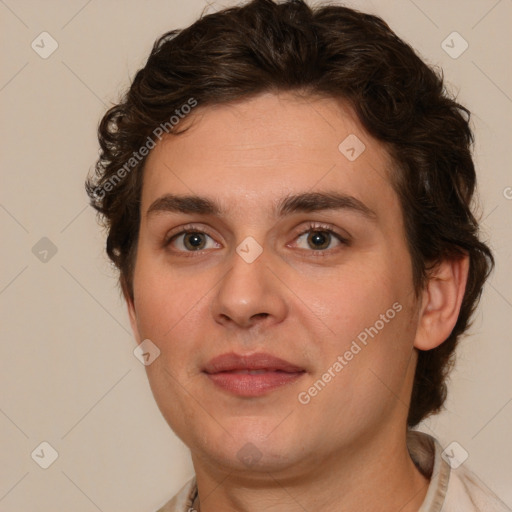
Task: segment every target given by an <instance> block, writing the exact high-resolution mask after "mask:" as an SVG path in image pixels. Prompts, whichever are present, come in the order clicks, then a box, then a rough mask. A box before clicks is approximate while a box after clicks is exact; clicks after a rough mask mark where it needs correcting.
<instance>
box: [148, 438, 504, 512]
mask: <svg viewBox="0 0 512 512" xmlns="http://www.w3.org/2000/svg"><path fill="white" fill-rule="evenodd" d="M407 447H408V449H409V453H410V454H411V458H412V459H413V461H414V462H415V464H416V465H417V466H418V468H419V469H420V471H421V472H422V473H423V474H424V475H425V476H426V477H428V478H429V479H430V484H429V486H428V490H427V495H426V496H425V500H424V501H423V504H422V505H421V507H420V508H419V509H418V512H512V509H511V508H509V507H508V506H507V505H506V504H505V503H504V502H503V501H501V500H500V499H499V498H498V497H497V496H496V495H495V494H494V493H493V492H492V491H491V490H490V489H488V488H486V487H485V486H484V485H483V484H481V483H479V481H478V479H477V477H476V476H475V475H474V474H473V473H472V472H471V471H470V470H469V469H468V468H467V466H466V465H465V464H464V463H462V464H460V465H459V461H457V460H456V459H455V457H454V454H453V450H447V452H446V453H447V454H445V456H444V457H442V456H441V454H442V452H443V448H442V446H441V445H440V444H439V442H438V441H437V440H436V439H434V438H433V437H431V436H429V435H428V434H425V433H423V432H418V431H410V432H409V433H408V437H407ZM452 460H453V461H454V462H452ZM448 461H450V463H449V462H448ZM452 466H453V469H452ZM196 496H197V485H196V478H195V476H194V477H193V478H191V479H190V480H189V481H188V482H187V483H186V484H185V485H184V486H183V487H182V488H181V490H180V491H179V492H178V493H177V494H176V495H175V496H174V497H173V498H172V499H171V500H170V501H168V502H167V503H166V504H165V505H164V506H163V507H162V508H160V509H158V511H157V512H195V509H194V508H193V506H192V504H193V502H194V499H195V498H196Z"/></svg>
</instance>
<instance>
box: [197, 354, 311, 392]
mask: <svg viewBox="0 0 512 512" xmlns="http://www.w3.org/2000/svg"><path fill="white" fill-rule="evenodd" d="M203 372H204V373H205V374H206V375H207V377H208V378H209V379H210V381H211V382H213V384H215V385H216V386H217V387H219V388H221V389H223V390H224V391H227V392H229V393H231V394H235V395H238V396H242V397H256V396H262V395H265V394H268V393H270V392H271V391H274V390H277V389H278V388H281V387H282V386H285V385H288V384H291V383H293V382H296V381H297V380H298V379H300V378H301V377H302V376H303V375H304V374H305V373H306V370H305V369H304V368H301V367H299V366H297V365H294V364H292V363H290V362H288V361H285V360H284V359H280V358H277V357H275V356H272V355H270V354H265V353H258V354H252V355H239V354H235V353H229V354H223V355H221V356H218V357H216V358H214V359H212V360H211V361H210V362H209V363H208V364H207V365H206V366H205V368H204V369H203Z"/></svg>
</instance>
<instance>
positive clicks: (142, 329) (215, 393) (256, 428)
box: [87, 0, 493, 460]
mask: <svg viewBox="0 0 512 512" xmlns="http://www.w3.org/2000/svg"><path fill="white" fill-rule="evenodd" d="M99 140H100V145H101V156H100V159H99V160H98V162H97V165H96V174H95V175H94V176H93V177H91V178H90V179H89V180H88V182H87V191H88V193H89V196H90V198H91V202H92V205H93V206H94V207H95V208H96V209H97V210H98V212H99V213H100V214H101V216H102V219H103V221H104V222H105V224H106V226H107V228H108V238H107V253H108V255H109V257H110V258H111V259H112V261H113V262H114V263H115V265H116V266H117V267H118V269H119V272H120V284H121V287H122V290H123V293H124V296H125V298H126V300H127V303H128V309H129V313H130V319H131V321H132V326H133V329H134V332H135V336H136V338H137V341H138V342H141V341H142V340H144V339H150V340H151V341H152V342H153V343H155V344H156V345H157V346H158V347H159V349H160V351H161V356H160V357H159V358H158V359H156V360H155V362H154V363H152V364H151V365H150V366H148V367H147V371H148V376H149V380H150V384H151V387H152V390H153V392H154V394H155V398H156V400H157V403H158V405H159V407H160V409H161V410H162V413H163V414H164V417H165V418H166V419H167V421H168V422H169V424H170V425H171V427H172V428H173V429H174V430H175V431H176V433H177V434H178V435H179V436H180V437H182V438H183V439H184V440H185V441H186V442H187V444H189V446H190V445H192V446H196V447H198V446H201V448H202V449H204V452H205V453H206V452H208V447H210V449H211V443H212V442H213V440H214V439H215V440H216V441H219V440H222V442H223V443H227V444H229V441H230V440H232V441H233V443H232V444H233V450H234V451H233V453H235V452H236V447H238V448H240V447H241V446H242V445H244V442H243V439H245V440H251V439H252V440H254V439H259V440H260V442H261V443H262V445H263V444H265V443H266V444H265V447H266V448H268V454H269V457H270V458H272V457H274V460H277V459H279V460H281V459H280V457H281V458H286V457H285V456H284V455H283V454H284V453H290V450H288V451H286V450H287V445H286V442H285V441H286V440H288V441H287V442H289V443H292V444H293V443H295V446H296V443H297V441H301V442H302V441H303V439H302V437H301V436H302V435H303V432H308V436H309V437H310V438H312V439H313V443H314V442H316V443H317V445H316V447H314V445H311V447H312V450H313V448H315V449H316V450H317V451H316V453H317V454H319V455H321V454H322V453H323V451H322V449H321V448H320V449H318V446H321V445H322V441H321V440H322V438H324V439H325V447H324V448H325V450H326V451H327V450H328V446H329V445H328V443H330V442H331V441H332V439H330V437H329V435H326V434H325V432H326V425H333V427H330V428H332V431H331V433H332V435H333V436H334V435H340V436H341V437H342V438H343V439H342V441H343V442H344V443H345V444H346V443H348V442H349V441H350V440H351V439H353V438H354V436H355V435H356V432H358V433H359V434H357V435H360V433H361V432H367V433H368V435H370V433H371V432H372V428H376V426H377V425H379V424H380V425H382V424H384V423H386V421H388V420H386V418H387V419H389V422H390V423H389V424H390V425H391V424H392V422H395V424H396V422H402V423H403V427H404V428H405V427H406V426H409V427H413V426H415V425H417V424H418V423H419V422H420V421H421V420H422V419H424V418H426V417H427V416H428V415H430V414H432V413H435V412H437V411H439V410H440V409H441V407H442V405H443V403H444V401H445V398H446V377H447V375H448V372H449V370H450V368H451V366H452V364H453V357H454V350H455V347H456V345H457V342H458V341H459V340H460V338H461V337H462V335H463V334H464V333H465V332H466V331H467V329H468V327H469V325H470V319H471V316H472V314H473V312H474V309H475V307H476V305H477V303H478V300H479V297H480V294H481V291H482V286H483V284H484V282H485V279H486V278H487V277H488V275H489V272H490V270H491V268H492V265H493V257H492V254H491V252H490V250H489V248H488V247H487V246H486V245H485V243H483V242H482V241H481V240H480V239H479V233H478V223H477V221H476V219H475V217H474V215H473V213H472V206H473V196H474V192H475V184H476V178H475V169H474V165H473V161H472V157H471V145H472V142H473V136H472V132H471V129H470V126H469V111H468V110H467V109H466V108H465V107H463V106H461V105H460V104H458V103H457V102H456V101H455V100H454V99H453V98H451V97H450V96H449V95H448V93H447V91H446V89H445V88H444V85H443V78H442V75H441V73H439V72H436V71H435V70H433V69H431V68H430V67H428V66H427V65H426V64H425V63H424V62H423V61H422V60H421V59H420V58H419V57H418V56H417V55H416V53H415V52H414V51H413V49H412V48H411V47H410V46H408V45H407V44H406V43H405V42H403V41H402V40H400V39H399V38H398V37H397V36H396V35H395V34H394V33H393V32H392V31H391V30H390V28H389V27H388V26H387V25H386V23H385V22H384V21H382V20H381V19H380V18H378V17H376V16H372V15H368V14H363V13H360V12H357V11H354V10H352V9H349V8H345V7H341V6H323V7H318V8H316V9H315V10H312V9H311V8H310V7H308V6H307V5H306V4H305V3H304V2H302V1H299V0H296V1H288V2H285V3H282V4H276V3H274V2H272V1H270V0H254V1H252V2H251V3H249V4H247V5H245V6H241V7H234V8H230V9H226V10H223V11H220V12H218V13H214V14H210V15H206V16H203V17H202V18H201V19H199V20H198V21H197V22H196V23H194V24H193V25H191V26H190V27H188V28H186V29H184V30H173V31H171V32H168V33H167V34H165V35H163V36H162V37H161V38H159V39H158V40H157V41H156V43H155V45H154V47H153V50H152V52H151V55H150V56H149V58H148V61H147V63H146V65H145V66H144V68H142V69H141V70H140V71H139V72H138V73H137V74H136V76H135V78H134V80H133V83H132V84H131V86H130V89H129V91H128V92H127V94H126V95H125V97H124V98H123V100H122V102H121V103H119V104H118V105H115V106H114V107H112V108H111V109H110V110H109V111H108V112H107V113H106V115H105V116H104V118H103V119H102V121H101V124H100V127H99ZM315 193H321V194H324V195H322V196H319V195H316V196H315V195H314V194H315ZM307 194H310V195H307ZM170 195H175V196H192V195H193V196H200V197H202V198H206V199H209V200H210V201H211V202H212V203H213V205H212V204H210V203H209V202H204V201H197V200H196V201H193V200H191V199H190V198H189V199H187V200H183V199H182V200H181V201H180V200H178V201H176V198H171V197H170ZM336 195H337V196H343V198H342V200H341V202H342V203H343V205H342V206H341V207H340V208H338V209H326V208H323V209H317V206H318V204H319V202H320V203H323V204H324V206H325V205H326V204H328V203H329V204H331V205H332V203H333V198H334V196H336ZM294 196H297V197H294ZM299 196H300V197H299ZM338 199H339V198H338ZM339 203H340V201H338V206H339ZM308 205H309V206H308ZM216 207H217V209H218V210H220V211H218V212H215V209H216ZM280 207H281V208H280ZM178 210H180V211H178ZM311 221H313V222H311ZM308 228H312V229H313V230H314V232H313V238H311V237H308V236H307V235H305V234H301V233H304V232H306V230H307V229H308ZM187 230H188V233H189V234H182V233H183V232H184V231H187ZM327 230H332V232H333V233H332V234H331V235H329V234H328V233H326V231H327ZM190 232H192V235H191V234H190ZM318 232H319V233H318ZM180 233H181V234H180ZM194 233H195V235H194ZM309 233H311V231H310V232H309ZM315 233H316V237H315ZM248 237H250V238H248ZM192 240H193V241H194V242H193V243H194V244H196V245H190V241H192ZM318 241H320V242H324V243H326V246H327V249H326V250H323V249H320V250H318V248H321V247H322V246H321V245H319V246H315V245H314V243H315V242H318ZM197 242H199V244H197ZM312 242H313V243H312ZM242 243H244V244H247V243H249V245H245V246H244V245H242V247H247V250H248V251H249V253H251V254H253V255H254V259H253V260H252V261H250V262H249V261H248V260H247V259H246V258H245V259H244V258H243V257H242V252H240V250H237V248H238V249H239V248H240V247H241V245H240V244H242ZM315 247H316V250H314V249H315ZM198 249H199V252H197V251H198ZM194 252H195V254H194ZM321 252H323V255H322V256H320V255H319V254H320V253H321ZM313 253H315V254H313ZM377 322H379V323H377ZM363 333H366V338H365V335H364V334H363ZM354 342H355V345H354ZM356 347H358V348H359V350H358V348H356ZM229 351H234V352H238V353H240V352H242V351H256V352H258V351H259V352H262V351H263V352H270V353H272V354H274V355H276V356H278V357H281V358H284V359H287V360H290V358H292V359H293V361H292V362H293V363H295V364H297V365H299V366H300V367H301V368H303V369H304V370H305V372H304V375H303V376H302V377H301V380H300V381H297V382H296V383H294V384H290V385H288V386H285V387H283V388H280V390H278V391H276V392H272V393H270V394H268V395H265V396H262V397H258V398H250V399H247V398H244V399H242V398H240V397H234V396H232V395H229V394H228V393H225V392H224V391H219V390H218V389H217V388H216V387H215V386H214V385H213V384H211V383H210V382H209V380H208V377H206V376H205V374H204V372H203V371H202V370H203V369H204V365H205V364H206V363H207V362H208V360H209V359H211V358H212V357H213V356H216V355H219V354H221V353H224V352H229ZM348 352H351V353H352V356H350V355H349V354H348ZM343 354H347V357H345V358H343V360H344V363H342V369H339V368H340V367H339V366H338V367H337V368H334V363H335V362H336V361H337V356H338V355H343ZM338 362H339V360H338ZM326 373H327V374H330V376H331V377H330V378H328V377H325V378H324V377H322V376H324V375H325V374H326ZM318 380H322V381H323V382H324V384H325V386H319V385H317V386H316V389H317V391H316V392H314V391H313V390H311V392H308V389H311V386H313V385H314V383H315V382H318ZM325 381H328V382H325ZM299 382H300V384H299ZM320 387H321V388H322V389H321V390H320V389H319V388H320ZM299 391H305V392H306V393H305V394H302V397H303V398H302V403H301V401H300V399H299V400H298V399H297V396H298V392H299ZM307 397H309V398H307ZM290 400H293V401H294V402H293V405H291V404H292V402H290ZM304 402H307V403H304ZM198 404H202V405H198ZM208 404H211V405H212V407H214V408H213V410H212V411H209V412H208V413H207V412H206V410H205V409H204V408H203V406H207V405H208ZM235 404H236V407H237V408H236V411H235V410H234V407H235ZM404 404H405V405H404ZM286 407H289V408H290V410H292V408H293V409H294V410H296V412H295V414H293V415H291V416H290V418H291V419H288V420H287V421H286V422H285V423H283V424H282V425H280V427H279V428H278V429H276V431H275V432H274V433H273V434H272V437H273V438H274V442H275V444H274V445H272V442H273V441H272V439H271V438H270V437H269V435H268V433H269V432H271V431H273V429H274V428H276V425H277V424H278V423H279V421H278V420H279V418H281V419H282V416H284V415H285V413H286V412H287V411H286ZM180 416H182V418H180ZM199 418H202V419H201V420H199ZM198 422H203V423H207V422H209V426H208V428H206V427H205V425H204V424H203V425H201V428H199V427H194V425H198ZM340 425H342V427H341V430H342V432H341V433H340ZM305 427H306V428H305ZM390 428H391V427H390ZM235 431H236V432H238V433H239V434H238V435H239V436H240V437H239V438H237V439H234V438H233V435H232V432H235ZM264 439H265V440H266V441H264ZM315 440H316V441H315ZM269 443H270V444H269ZM290 446H291V445H290ZM306 446H307V443H306ZM331 446H332V445H331ZM280 447H282V452H280V451H279V450H280V449H281V448H280ZM199 451H201V449H199ZM306 451H307V450H306ZM297 457H298V455H297ZM290 458H293V455H290Z"/></svg>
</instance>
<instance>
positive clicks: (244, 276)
mask: <svg viewBox="0 0 512 512" xmlns="http://www.w3.org/2000/svg"><path fill="white" fill-rule="evenodd" d="M276 270H277V269H275V268H272V263H271V258H270V257H267V255H266V252H265V250H263V252H262V253H261V254H260V255H259V256H258V257H257V258H256V259H255V260H254V261H252V262H251V263H249V262H248V261H246V260H245V259H244V258H243V257H241V256H240V255H239V254H238V253H237V252H236V251H233V254H232V256H231V259H230V261H229V270H227V271H226V272H225V274H224V275H223V277H222V279H221V281H220V283H219V286H218V287H216V288H215V294H214V295H213V298H212V303H211V312H212V315H213V318H214V320H215V321H216V322H217V323H219V324H221V325H223V326H224V327H228V328H250V327H253V326H259V325H265V326H270V325H272V324H274V323H279V322H281V321H282V320H283V319H284V318H285V316H286V313H287V309H288V308H287V304H286V300H285V296H286V286H285V284H284V283H283V282H282V281H281V280H280V279H278V278H277V277H276V275H278V272H277V271H276Z"/></svg>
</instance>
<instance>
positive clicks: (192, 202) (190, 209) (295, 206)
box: [146, 192, 377, 221]
mask: <svg viewBox="0 0 512 512" xmlns="http://www.w3.org/2000/svg"><path fill="white" fill-rule="evenodd" d="M324 210H349V211H353V212H355V213H358V214H360V215H362V216H363V217H365V218H367V219H368V220H371V221H376V220H377V214H376V213H375V212H374V211H373V210H372V209H371V208H369V207H368V206H367V205H365V204H364V203H363V202H362V201H360V200H359V199H357V198H355V197H353V196H350V195H347V194H342V193H339V192H304V193H300V194H293V195H288V196H286V197H283V198H282V199H280V200H279V201H278V202H277V203H276V204H275V205H274V213H275V214H276V217H278V218H281V217H285V216H287V215H291V214H293V213H301V212H304V213H311V212H318V211H324ZM157 212H177V213H184V214H194V213H195V214H200V215H215V216H220V215H223V214H225V210H223V208H222V207H221V206H220V205H219V204H218V203H217V202H216V201H215V200H213V199H210V198H208V197H201V196H196V195H176V194H165V195H164V196H162V197H160V198H158V199H156V200H155V201H154V202H153V203H152V204H151V206H150V207H149V208H148V210H147V213H146V215H148V216H149V215H150V214H154V213H157Z"/></svg>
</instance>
